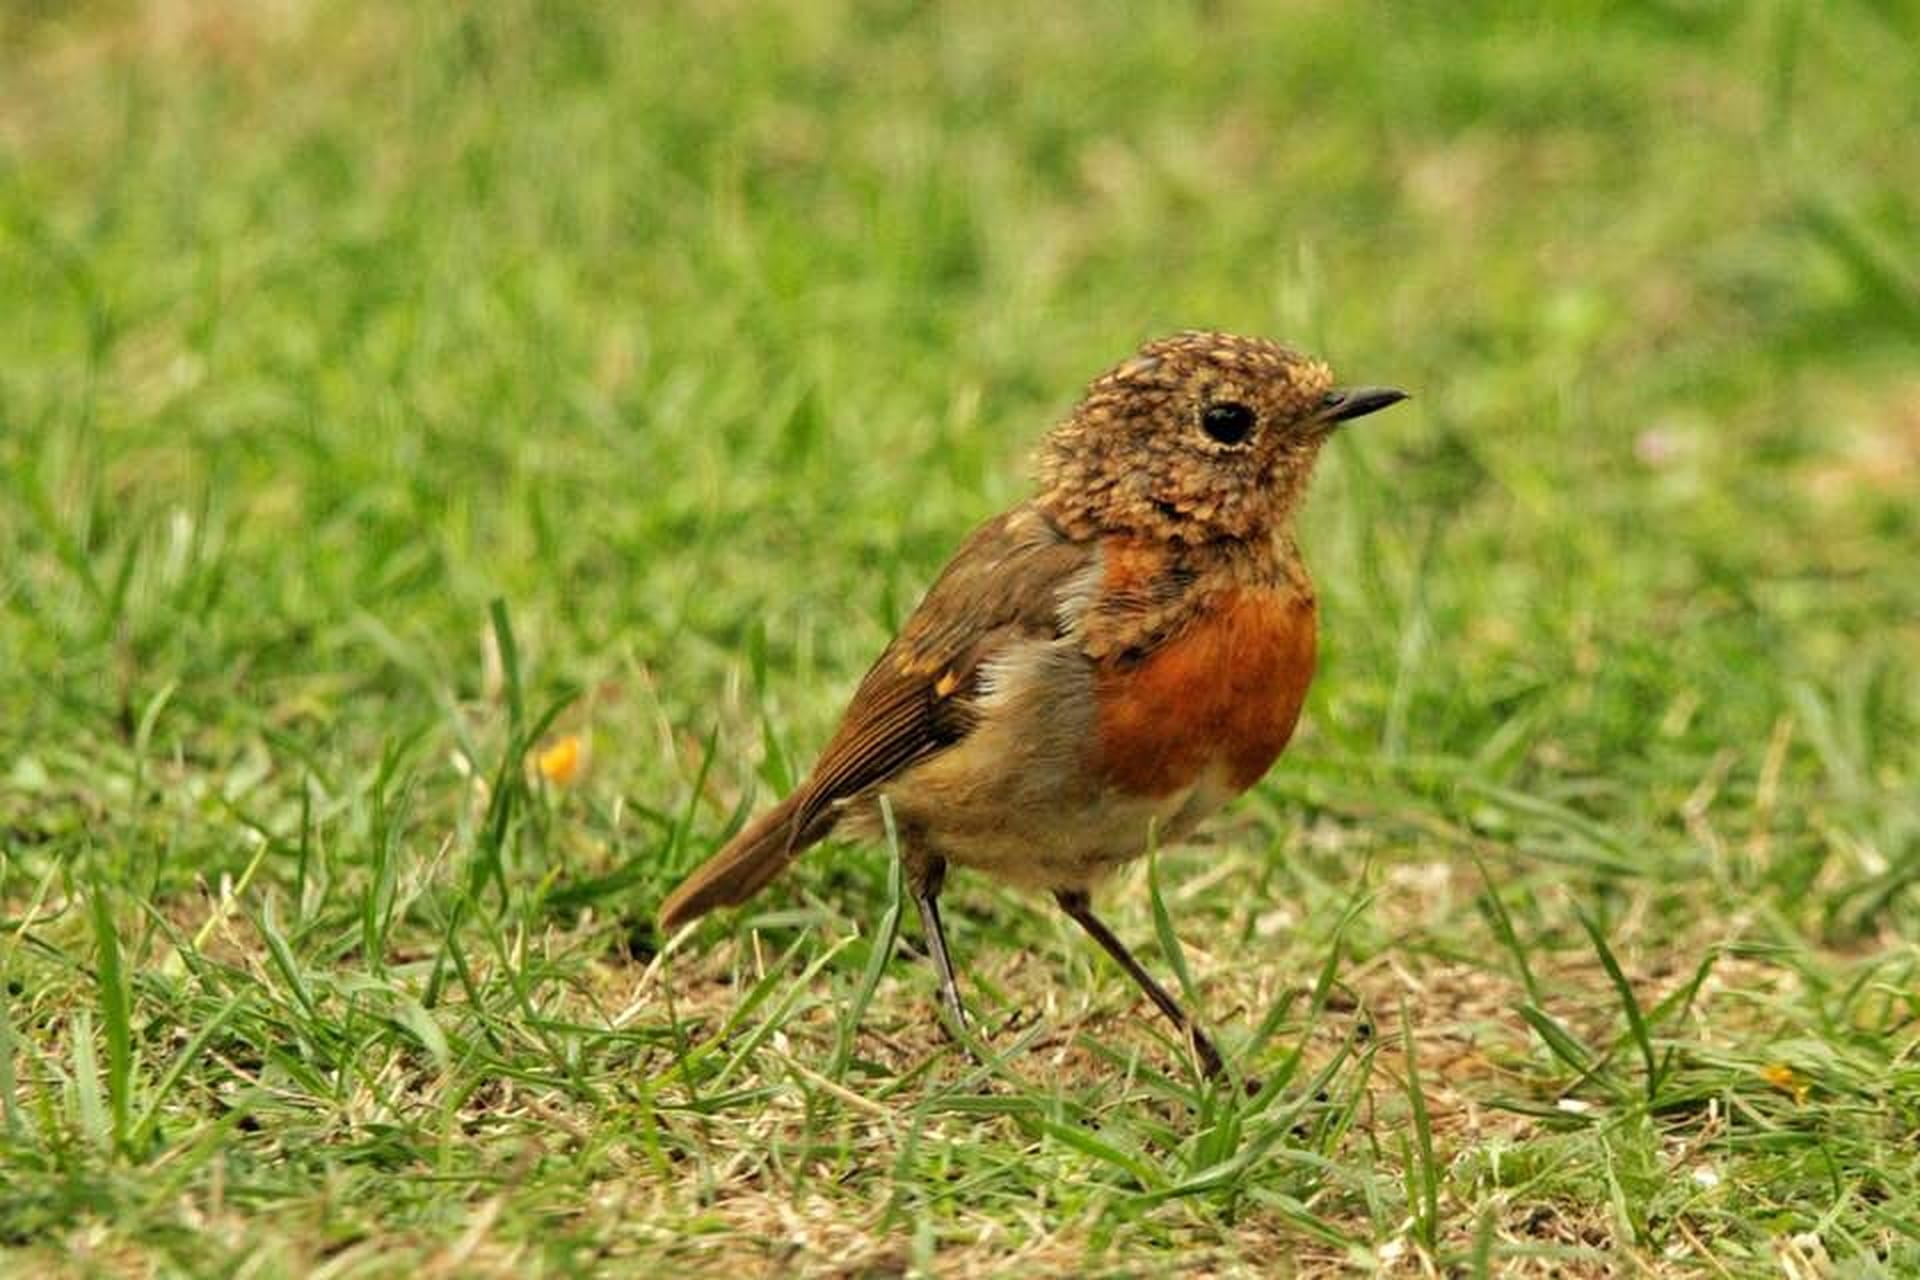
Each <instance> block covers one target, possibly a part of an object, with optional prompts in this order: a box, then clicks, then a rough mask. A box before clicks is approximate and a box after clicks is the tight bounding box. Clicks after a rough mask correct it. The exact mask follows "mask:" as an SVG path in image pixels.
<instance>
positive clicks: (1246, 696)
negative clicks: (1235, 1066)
mask: <svg viewBox="0 0 1920 1280" xmlns="http://www.w3.org/2000/svg"><path fill="white" fill-rule="evenodd" d="M1406 398H1407V395H1406V393H1405V392H1403V391H1401V390H1398V389H1396V388H1392V387H1369V386H1361V387H1342V386H1337V385H1336V384H1335V382H1334V379H1333V375H1332V372H1331V370H1330V369H1329V367H1328V366H1327V365H1326V364H1325V363H1324V362H1322V361H1320V360H1318V359H1315V358H1313V357H1311V356H1308V355H1305V354H1303V353H1302V352H1300V351H1299V350H1297V349H1295V348H1294V347H1291V346H1288V345H1285V344H1282V343H1280V342H1276V341H1272V340H1270V339H1265V338H1255V337H1240V336H1236V335H1234V334H1230V333H1223V332H1215V331H1207V330H1187V331H1183V332H1180V333H1176V334H1173V335H1171V336H1168V337H1163V338H1159V339H1156V340H1154V341H1151V342H1148V343H1146V344H1145V345H1144V346H1142V347H1141V348H1139V350H1138V351H1136V352H1135V353H1134V354H1133V355H1132V356H1130V357H1129V358H1127V359H1125V360H1123V361H1121V362H1120V363H1119V364H1117V365H1115V366H1114V367H1113V368H1111V369H1109V370H1107V371H1106V372H1105V373H1103V374H1101V375H1100V376H1099V377H1097V378H1095V379H1094V381H1093V382H1092V383H1091V384H1089V386H1088V387H1087V389H1086V392H1085V394H1084V395H1083V396H1082V398H1081V399H1080V400H1079V402H1078V403H1077V404H1076V405H1075V406H1074V407H1073V409H1072V411H1071V412H1070V413H1069V414H1068V415H1067V416H1066V417H1065V418H1064V419H1063V420H1062V421H1060V422H1059V423H1057V424H1056V425H1055V426H1054V427H1053V428H1052V429H1051V430H1050V431H1049V432H1048V433H1047V434H1046V436H1045V437H1044V439H1043V441H1042V443H1041V445H1040V448H1039V453H1038V459H1037V461H1038V468H1037V470H1038V482H1039V483H1038V487H1037V490H1036V492H1035V493H1034V494H1033V496H1032V497H1031V498H1029V499H1028V500H1026V501H1024V502H1021V503H1020V504H1019V505H1017V506H1014V507H1013V508H1011V509H1010V510H1007V511H1005V512H1003V513H1001V514H1000V515H997V516H995V517H993V518H992V519H990V520H988V521H987V522H986V523H984V524H982V525H981V526H979V528H977V529H975V530H974V531H973V533H972V534H971V536H969V537H968V538H967V539H966V541H965V542H964V543H963V544H962V545H961V546H960V548H959V550H958V551H957V552H956V553H955V554H954V556H953V558H952V560H951V561H950V562H949V563H948V564H947V566H946V568H945V569H944V570H943V571H942V572H941V573H940V574H939V575H938V577H937V578H936V579H935V580H934V582H933V585H932V586H931V587H930V588H929V589H928V591H927V593H926V596H925V597H924V598H923V599H922V600H921V601H920V603H919V605H918V606H917V607H916V608H915V610H914V611H913V613H912V614H911V615H910V616H909V617H908V618H907V620H906V622H905V624H904V625H903V626H901V628H900V630H899V632H898V634H897V635H896V636H895V637H894V639H893V640H892V642H891V643H889V644H888V645H887V647H886V649H885V650H884V651H883V652H882V653H881V654H880V656H879V658H878V660H876V661H875V662H874V664H873V666H872V668H871V669H869V670H868V671H867V673H866V675H865V677H864V678H863V679H862V680H861V681H860V684H859V686H858V687H857V688H856V689H855V691H854V693H853V697H852V699H851V701H850V702H849V703H848V705H847V708H846V711H845V713H844V714H843V716H842V717H841V720H840V724H839V728H838V729H837V730H836V731H835V732H834V734H833V735H832V737H831V738H830V739H829V740H828V742H827V745H826V747H825V748H824V750H822V752H821V754H820V757H819V759H818V761H817V762H816V763H815V764H814V766H813V768H812V771H811V772H810V773H809V774H808V775H807V777H806V779H805V780H804V781H803V782H801V783H800V784H799V785H798V786H797V787H795V788H794V789H793V790H792V792H791V793H790V794H788V795H787V796H786V797H785V798H784V799H782V800H781V801H780V802H779V803H778V804H777V805H775V806H774V807H773V808H772V809H769V810H768V811H767V812H765V813H763V814H761V815H760V816H759V817H758V818H756V819H754V820H753V821H751V822H750V823H748V824H747V825H746V826H745V827H743V828H742V829H741V830H740V831H739V833H738V834H736V835H735V836H734V837H733V838H732V839H731V840H728V841H727V842H726V844H725V845H724V846H722V847H721V848H720V849H719V850H718V851H717V852H716V853H714V854H713V855H712V856H711V857H710V858H709V859H708V860H707V861H705V862H704V863H702V864H701V865H700V866H699V867H697V868H696V869H695V870H694V871H693V872H692V873H691V874H690V875H688V876H687V877H686V878H685V880H683V881H682V882H681V883H680V884H679V885H678V886H677V887H676V888H675V889H674V890H673V891H672V892H671V893H670V894H669V895H668V896H667V898H666V899H665V901H664V902H663V903H662V905H661V906H660V909H659V922H660V925H661V927H662V929H663V931H664V932H667V933H671V932H672V931H673V930H675V929H677V928H678V927H679V926H681V925H683V924H685V923H687V922H689V921H691V920H694V919H696V918H698V917H700V916H702V915H704V914H706V913H707V912H709V911H712V910H714V909H715V908H718V907H723V906H735V905H738V904H740V903H742V902H745V901H746V900H747V899H749V898H751V897H752V896H753V895H754V894H756V893H758V892H759V891H760V890H761V889H762V888H764V887H765V886H766V885H767V884H768V883H769V882H771V881H772V880H773V879H774V878H775V877H776V876H778V875H779V874H780V873H781V872H782V871H783V870H785V869H786V868H787V867H788V866H789V865H790V864H791V863H792V862H793V861H794V859H795V858H797V857H798V856H799V855H800V854H801V853H802V852H803V851H804V850H806V849H807V848H809V847H810V846H812V845H814V844H817V843H818V842H820V841H821V840H823V839H825V838H826V837H827V836H828V835H829V834H833V833H838V834H840V835H843V836H851V837H854V838H864V839H869V840H877V839H884V838H886V835H887V831H888V825H889V822H890V824H891V830H892V838H893V841H894V843H895V844H896V846H897V848H898V850H899V854H900V857H901V859H902V862H903V867H902V873H903V878H904V881H905V883H906V885H907V886H908V888H909V891H910V892H911V894H912V897H913V900H914V903H915V905H916V907H917V909H918V913H919V916H920V919H921V924H922V928H923V931H924V934H925V941H926V950H927V953H928V955H929V956H930V958H931V960H932V962H933V966H934V968H935V970H936V976H937V980H938V984H939V999H940V1001H941V1002H942V1004H943V1005H944V1007H945V1009H946V1011H947V1013H948V1015H949V1016H950V1017H951V1019H952V1022H953V1024H954V1025H956V1026H959V1027H963V1028H964V1027H965V1026H966V1025H967V1014H966V1008H965V1005H964V1002H963V1001H962V999H961V995H960V987H959V983H958V980H957V979H956V977H955V975H954V969H953V962H952V958H951V952H950V950H949V948H948V945H947V937H946V930H945V927H944V925H943V923H942V919H941V914H940V895H941V891H942V889H943V887H944V885H945V883H946V878H947V872H948V869H949V868H950V867H958V868H964V869H967V870H971V871H978V872H982V873H985V874H987V875H989V876H992V877H995V878H998V879H1000V880H1002V881H1005V882H1008V883H1011V884H1012V885H1015V886H1018V887H1023V888H1027V889H1032V890H1038V891H1041V892H1043V893H1047V894H1051V895H1052V897H1053V899H1054V901H1055V902H1056V903H1057V904H1058V905H1059V907H1060V908H1061V910H1063V911H1064V912H1065V913H1066V914H1067V915H1068V916H1069V917H1071V918H1072V919H1073V920H1074V921H1075V922H1076V923H1078V924H1079V925H1080V926H1081V928H1083V929H1084V930H1085V931H1086V932H1087V933H1088V935H1090V936H1091V937H1092V938H1093V940H1094V941H1095V942H1097V943H1098V944H1099V945H1100V947H1101V948H1102V949H1103V950H1105V951H1106V952H1107V953H1108V954H1109V955H1110V956H1111V957H1112V959H1113V960H1114V961H1115V963H1117V964H1118V965H1119V966H1120V967H1121V968H1122V969H1123V970H1124V971H1125V972H1126V973H1127V974H1128V976H1129V977H1130V978H1131V979H1132V980H1133V981H1134V982H1135V983H1136V984H1138V986H1139V987H1140V989H1141V990H1142V991H1143V992H1144V993H1145V995H1146V996H1147V997H1148V999H1150V1000H1151V1001H1152V1003H1153V1004H1154V1005H1156V1006H1157V1007H1158V1008H1159V1009H1160V1011H1161V1012H1162V1013H1163V1014H1165V1016H1166V1017H1167V1018H1168V1019H1169V1021H1171V1022H1172V1024H1173V1026H1174V1028H1175V1029H1176V1031H1178V1032H1180V1033H1183V1034H1184V1035H1185V1036H1186V1037H1187V1039H1188V1042H1189V1043H1190V1044H1191V1045H1192V1047H1193V1050H1194V1052H1195V1053H1196V1054H1197V1056H1198V1059H1199V1065H1200V1067H1201V1069H1202V1071H1203V1072H1204V1074H1205V1075H1206V1076H1207V1077H1208V1078H1215V1077H1218V1076H1220V1075H1221V1073H1222V1071H1223V1064H1222V1060H1221V1057H1220V1053H1219V1051H1218V1049H1217V1048H1216V1047H1215V1045H1214V1043H1213V1041H1212V1040H1211V1038H1210V1037H1208V1036H1207V1034H1206V1032H1205V1031H1204V1030H1203V1029H1202V1028H1201V1027H1200V1026H1199V1024H1198V1023H1196V1022H1195V1021H1194V1020H1193V1019H1192V1018H1190V1017H1189V1016H1188V1014H1187V1012H1186V1011H1185V1010H1184V1009H1183V1008H1182V1007H1181V1006H1180V1003H1179V1002H1178V1001H1177V1000H1175V999H1174V997H1173V996H1172V995H1171V994H1170V993H1169V992H1168V991H1167V990H1166V988H1165V987H1163V986H1162V985H1161V984H1160V983H1159V982H1158V981H1157V980H1155V979H1154V977H1153V976H1152V975H1151V974H1150V973H1148V972H1147V970H1146V968H1145V967H1144V966H1143V965H1142V964H1141V963H1140V962H1139V960H1138V959H1136V958H1135V957H1134V955H1133V953H1132V952H1131V951H1129V950H1128V949H1127V947H1126V945H1125V944H1124V943H1123V942H1122V941H1121V940H1120V938H1119V937H1118V936H1117V935H1116V934H1115V933H1114V932H1113V931H1112V930H1111V929H1109V928H1108V927H1107V926H1106V924H1105V923H1104V922H1103V921H1102V920H1101V919H1100V918H1099V917H1098V916H1096V915H1095V914H1094V911H1093V906H1092V893H1093V890H1094V889H1095V888H1096V887H1097V886H1099V885H1100V884H1101V883H1102V882H1103V881H1105V880H1106V879H1108V878H1109V877H1110V876H1111V875H1112V873H1114V872H1115V871H1116V870H1118V869H1119V868H1121V867H1123V866H1125V865H1126V864H1127V863H1129V862H1131V861H1133V860H1135V859H1137V858H1139V857H1141V856H1143V855H1144V854H1145V853H1146V852H1147V851H1148V850H1149V849H1150V848H1152V847H1155V846H1156V845H1157V844H1162V843H1167V842H1173V841H1178V840H1181V839H1184V838H1185V837H1186V836H1187V835H1189V834H1190V833H1192V832H1193V830H1194V829H1195V828H1196V827H1197V826H1198V825H1199V824H1200V823H1201V822H1202V821H1203V820H1204V819H1205V818H1207V817H1208V816H1209V815H1211V814H1212V813H1214V812H1215V811H1217V810H1218V809H1219V808H1220V807H1221V806H1222V805H1224V804H1225V803H1226V802H1227V801H1229V800H1231V799H1232V798H1233V797H1235V796H1237V795H1239V794H1240V793H1242V792H1244V791H1246V790H1247V789H1248V788H1250V787H1251V786H1253V784H1254V783H1256V782H1258V781H1259V780H1260V778H1261V777H1262V776H1263V775H1264V774H1265V773H1266V772H1267V770H1268V768H1269V767H1270V766H1271V765H1272V764H1273V763H1274V761H1275V760H1276V759H1278V757H1279V756H1280V753H1281V752H1282V750H1283V749H1284V748H1285V747H1286V745H1287V742H1288V740H1289V739H1290V738H1291V737H1292V735H1293V731H1294V728H1295V725H1296V723H1297V721H1298V720H1299V717H1300V711H1301V706H1302V704H1303V702H1304V700H1305V698H1306V694H1307V688H1308V684H1309V682H1310V681H1311V680H1312V678H1313V673H1314V666H1315V657H1316V650H1317V644H1318V617H1317V607H1316V600H1315V595H1314V587H1313V581H1312V579H1311V577H1310V576H1309V574H1308V572H1307V567H1306V564H1305V562H1304V560H1303V559H1302V556H1301V551H1300V547H1299V544H1298V542H1297V540H1296V536H1295V529H1294V525H1295V517H1296V515H1297V513H1298V512H1299V510H1300V507H1301V503H1302V501H1303V499H1304V498H1305V496H1306V491H1307V487H1308V482H1309V480H1310V479H1311V477H1312V474H1313V471H1314V465H1315V462H1316V460H1317V459H1318V458H1319V456H1320V453H1321V451H1322V448H1323V447H1324V446H1325V444H1326V443H1327V441H1328V439H1329V438H1330V437H1331V436H1332V435H1333V433H1334V432H1335V430H1336V429H1338V428H1339V427H1341V426H1342V425H1343V424H1345V423H1349V422H1352V421H1353V420H1355V419H1357V418H1361V417H1364V416H1366V415H1368V414H1371V413H1374V412H1377V411H1378V410H1381V409H1384V408H1386V407H1388V406H1389V405H1392V404H1396V403H1398V402H1400V401H1402V400H1404V399H1406Z"/></svg>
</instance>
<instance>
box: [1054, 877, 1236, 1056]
mask: <svg viewBox="0 0 1920 1280" xmlns="http://www.w3.org/2000/svg"><path fill="white" fill-rule="evenodd" d="M1053 896H1054V900H1055V901H1057V902H1058V903H1059V904H1060V909H1061V910H1062V911H1065V912H1066V913H1067V914H1068V915H1070V916H1072V917H1073V918H1074V919H1075V920H1077V921H1079V922H1080V927H1081V928H1082V929H1085V930H1086V931H1087V932H1088V933H1090V934H1092V935H1093V940H1094V941H1095V942H1097V943H1099V944H1100V945H1101V946H1102V947H1105V948H1106V951H1107V954H1108V955H1110V956H1112V957H1113V958H1114V960H1115V961H1117V962H1118V963H1119V965H1120V967H1121V968H1122V969H1125V970H1126V971H1127V976H1128V977H1130V978H1132V979H1133V980H1134V981H1135V982H1137V983H1139V984H1140V989H1141V990H1142V991H1145V992H1146V993H1147V998H1148V999H1149V1000H1152V1001H1153V1002H1154V1003H1155V1004H1157V1005H1159V1006H1160V1012H1162V1013H1164V1014H1166V1015H1167V1017H1168V1018H1169V1019H1171V1020H1172V1022H1173V1025H1174V1026H1176V1027H1178V1028H1179V1029H1180V1030H1182V1031H1184V1032H1186V1033H1187V1035H1188V1036H1190V1037H1191V1038H1192V1040H1193V1048H1194V1051H1195V1052H1196V1053H1198V1054H1199V1055H1200V1068H1201V1070H1202V1071H1204V1072H1206V1075H1207V1079H1209V1080H1216V1079H1218V1078H1219V1076H1220V1072H1221V1065H1220V1051H1219V1050H1218V1049H1215V1048H1214V1047H1213V1041H1212V1040H1209V1039H1208V1038H1207V1033H1206V1032H1204V1031H1202V1030H1201V1029H1200V1028H1199V1027H1198V1026H1196V1025H1195V1024H1194V1021H1193V1019H1191V1018H1189V1017H1188V1016H1187V1014H1186V1010H1184V1009H1182V1008H1181V1007H1180V1002H1179V1001H1178V1000H1175V999H1174V998H1173V996H1172V995H1171V994H1170V993H1169V992H1168V991H1167V989H1166V988H1165V987H1163V986H1161V985H1160V984H1159V983H1158V982H1155V981H1154V980H1153V975H1152V974H1150V973H1148V972H1147V971H1146V970H1145V969H1143V968H1142V967H1141V966H1140V962H1139V961H1138V960H1136V959H1134V958H1133V952H1131V951H1129V950H1127V944H1126V943H1124V942H1122V941H1120V939H1119V938H1117V937H1115V936H1114V934H1113V930H1111V929H1109V928H1107V926H1106V925H1104V924H1102V923H1101V921H1100V917H1099V916H1096V915H1094V914H1093V901H1092V899H1091V898H1089V897H1088V896H1087V892H1086V890H1084V889H1056V890H1054V893H1053Z"/></svg>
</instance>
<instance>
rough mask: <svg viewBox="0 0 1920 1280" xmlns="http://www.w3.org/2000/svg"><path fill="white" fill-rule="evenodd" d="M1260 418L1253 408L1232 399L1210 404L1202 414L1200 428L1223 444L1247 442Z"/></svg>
mask: <svg viewBox="0 0 1920 1280" xmlns="http://www.w3.org/2000/svg"><path fill="white" fill-rule="evenodd" d="M1258 421H1259V419H1258V418H1257V417H1256V416H1255V415H1254V412H1253V410H1251V409H1249V408H1247V406H1245V405H1243V404H1238V403H1235V402H1234V401H1232V400H1222V401H1220V402H1219V403H1218V404H1210V405H1208V406H1207V411H1206V412H1205V413H1203V414H1201V415H1200V429H1201V430H1202V431H1204V432H1206V433H1207V434H1208V435H1209V436H1211V437H1213V438H1214V439H1215V440H1218V441H1219V442H1220V443H1221V444H1245V443H1246V441H1247V437H1248V436H1250V435H1252V434H1253V428H1254V425H1255V424H1256V423H1257V422H1258Z"/></svg>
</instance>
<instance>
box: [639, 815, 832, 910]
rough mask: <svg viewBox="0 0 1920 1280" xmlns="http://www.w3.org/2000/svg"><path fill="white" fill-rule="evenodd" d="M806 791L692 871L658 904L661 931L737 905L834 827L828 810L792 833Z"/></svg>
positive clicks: (751, 824)
mask: <svg viewBox="0 0 1920 1280" xmlns="http://www.w3.org/2000/svg"><path fill="white" fill-rule="evenodd" d="M804 794H805V788H804V787H803V788H800V789H799V790H796V791H795V792H794V793H793V794H792V795H790V796H788V797H787V798H786V799H785V800H782V801H781V802H780V803H779V804H777V805H775V806H774V807H773V808H771V809H769V810H767V812H765V813H763V814H761V815H760V816H759V817H758V818H756V819H754V820H753V821H752V822H749V823H748V824H747V825H746V826H745V827H743V828H742V829H741V831H740V834H739V835H737V836H735V837H734V838H733V839H731V840H729V841H727V844H726V847H725V848H723V849H721V850H720V852H718V853H716V854H714V855H713V856H712V857H711V858H708V859H707V860H706V861H705V862H703V863H701V864H700V865H699V866H698V867H697V868H695V869H694V872H693V874H692V875H690V876H688V877H687V878H686V879H685V880H682V881H681V882H680V886H679V887H678V888H676V889H675V890H674V891H673V892H672V893H670V894H668V895H667V900H666V901H665V902H663V903H662V904H660V928H661V929H662V930H663V931H666V932H672V931H673V930H674V929H676V928H678V927H679V926H681V925H683V924H685V923H686V922H687V921H689V920H697V919H699V918H700V917H701V916H703V915H705V914H707V912H709V911H711V910H713V909H714V908H715V907H732V906H738V905H739V904H740V903H742V902H745V901H746V900H747V899H748V898H751V897H752V896H753V895H754V894H756V893H758V892H760V890H762V889H764V888H766V886H767V884H768V883H769V882H770V881H772V879H773V878H774V877H775V876H777V875H779V874H780V873H781V872H782V871H785V870H786V869H787V864H788V863H790V862H792V861H793V860H794V859H795V858H797V857H799V856H800V855H801V854H802V853H804V852H805V851H806V850H807V848H808V847H809V846H811V845H814V844H817V843H819V841H820V840H821V839H822V838H824V837H825V836H826V834H827V832H829V831H831V830H832V829H833V823H834V819H835V817H836V816H837V815H836V814H834V813H833V812H832V811H831V810H829V811H828V812H825V813H821V814H818V815H816V816H815V817H814V818H812V819H811V820H810V821H808V823H807V825H806V827H805V828H804V829H803V830H799V831H796V830H794V826H793V824H794V821H795V819H796V818H798V817H799V816H800V806H801V804H802V802H803V797H804Z"/></svg>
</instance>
